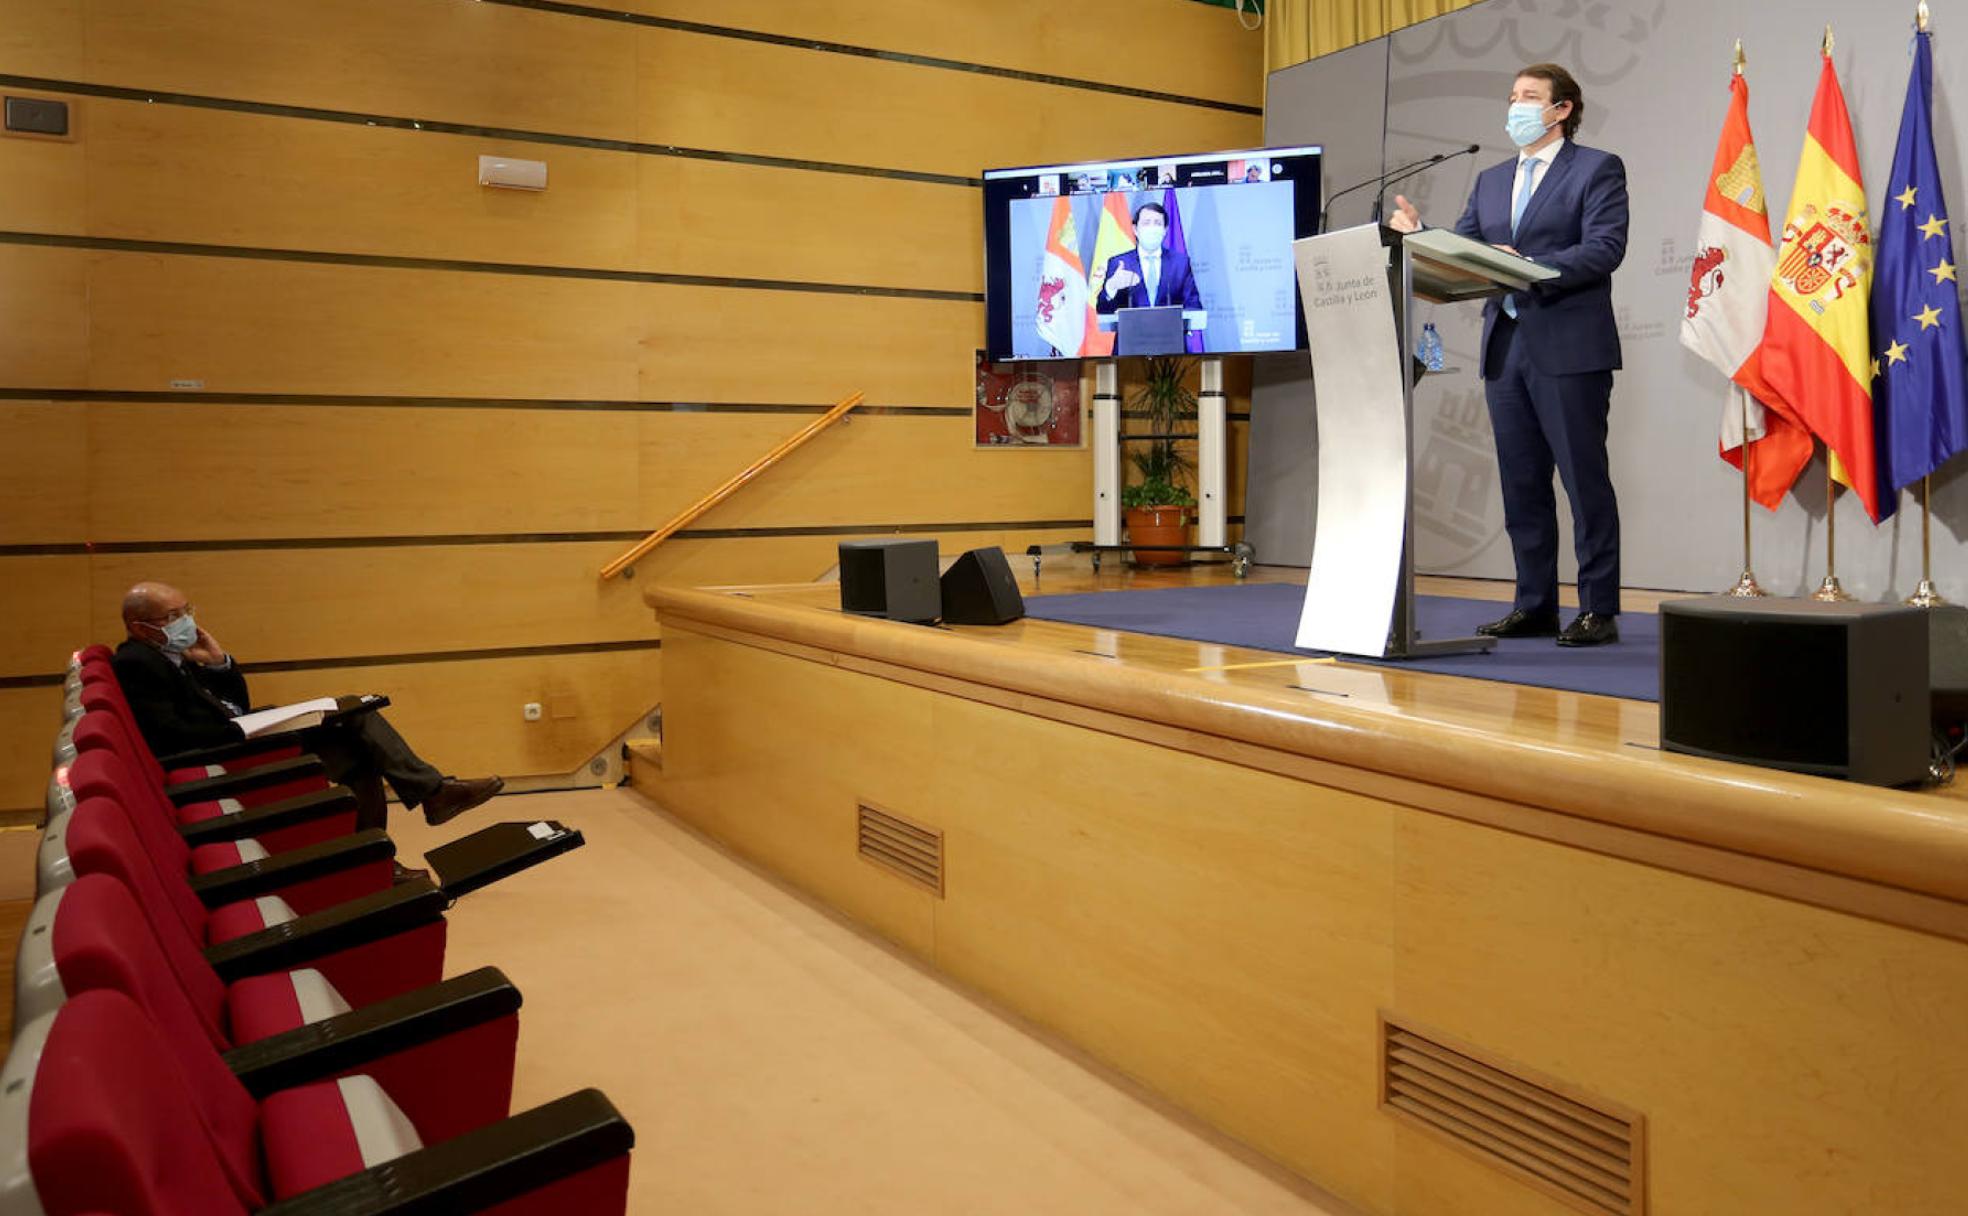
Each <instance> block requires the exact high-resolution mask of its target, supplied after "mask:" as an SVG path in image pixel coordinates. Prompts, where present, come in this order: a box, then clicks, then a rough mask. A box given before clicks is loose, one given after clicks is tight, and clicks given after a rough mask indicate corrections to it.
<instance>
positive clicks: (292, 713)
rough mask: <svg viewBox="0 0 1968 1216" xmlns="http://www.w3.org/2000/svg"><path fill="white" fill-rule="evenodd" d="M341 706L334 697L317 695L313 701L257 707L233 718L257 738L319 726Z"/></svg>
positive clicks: (236, 724)
mask: <svg viewBox="0 0 1968 1216" xmlns="http://www.w3.org/2000/svg"><path fill="white" fill-rule="evenodd" d="M339 708H341V706H340V705H339V704H338V703H337V702H336V700H335V698H333V697H316V698H315V699H314V700H312V701H296V702H294V703H293V704H292V705H277V706H275V707H274V708H272V709H256V710H254V711H253V712H252V713H250V714H240V715H239V716H238V717H236V718H234V719H233V720H232V724H233V725H234V726H237V727H238V728H239V731H240V733H241V734H243V735H245V736H246V737H247V738H248V739H257V738H258V737H259V736H261V735H270V734H272V733H274V732H275V731H283V730H306V729H307V728H308V727H310V726H319V725H321V720H322V719H323V718H326V717H327V716H328V715H329V714H332V713H334V712H335V711H336V710H337V709H339Z"/></svg>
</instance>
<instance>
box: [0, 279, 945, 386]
mask: <svg viewBox="0 0 1968 1216" xmlns="http://www.w3.org/2000/svg"><path fill="white" fill-rule="evenodd" d="M0 283H5V284H6V285H7V289H6V290H5V291H0V386H5V387H8V388H80V387H81V386H82V383H83V381H84V379H85V378H86V376H87V374H88V364H89V279H88V263H87V262H86V261H85V260H84V258H83V257H82V255H80V254H78V253H77V252H76V251H75V250H71V249H46V248H40V247H36V246H31V245H0ZM980 324H981V322H980Z"/></svg>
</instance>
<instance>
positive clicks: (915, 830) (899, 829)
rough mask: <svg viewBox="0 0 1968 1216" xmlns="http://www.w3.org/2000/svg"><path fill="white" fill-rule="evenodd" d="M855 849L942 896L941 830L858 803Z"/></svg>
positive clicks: (896, 873) (877, 863) (885, 867)
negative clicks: (858, 812)
mask: <svg viewBox="0 0 1968 1216" xmlns="http://www.w3.org/2000/svg"><path fill="white" fill-rule="evenodd" d="M855 849H856V851H858V852H859V853H860V854H861V856H863V857H865V858H867V859H868V860H869V861H871V862H873V863H874V864H876V865H878V866H880V867H882V868H883V869H884V870H887V871H889V872H890V873H892V874H894V875H896V876H897V877H899V878H903V879H906V880H907V881H909V882H912V883H914V884H916V885H917V886H919V887H922V888H924V889H926V890H928V891H929V892H930V893H931V894H932V895H935V896H936V897H937V898H939V899H940V898H942V896H943V833H942V832H940V831H938V830H937V829H936V828H932V827H930V826H928V825H927V824H921V823H917V822H915V821H914V820H911V819H904V818H903V817H902V816H900V815H897V814H895V813H894V812H892V811H884V810H882V809H881V808H880V807H877V806H869V805H868V804H867V803H865V802H864V803H861V804H860V815H859V817H858V822H857V823H856V827H855Z"/></svg>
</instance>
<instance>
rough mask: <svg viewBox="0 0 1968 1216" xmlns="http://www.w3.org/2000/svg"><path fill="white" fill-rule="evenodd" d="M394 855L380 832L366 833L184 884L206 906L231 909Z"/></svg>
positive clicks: (391, 842)
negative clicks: (234, 905) (243, 901)
mask: <svg viewBox="0 0 1968 1216" xmlns="http://www.w3.org/2000/svg"><path fill="white" fill-rule="evenodd" d="M395 856H396V842H395V841H394V840H391V839H390V838H389V833H387V832H385V831H383V830H382V829H381V828H370V829H368V830H367V831H363V832H354V833H351V834H350V835H347V836H337V837H336V838H335V839H333V840H324V841H321V842H320V843H319V844H310V845H305V846H303V847H301V848H298V849H288V850H286V851H285V852H282V853H275V854H273V855H272V856H270V857H263V858H261V859H260V860H258V861H246V862H241V863H240V864H238V865H236V866H227V867H226V868H225V869H223V870H214V871H212V872H211V873H210V874H199V875H196V876H194V877H192V878H189V879H187V880H186V882H188V883H189V884H190V886H191V893H192V894H193V895H196V896H197V897H198V898H199V899H200V900H202V901H203V902H204V904H205V906H206V907H208V908H217V907H222V906H223V905H225V904H236V903H238V902H239V901H240V900H242V899H257V898H258V897H259V896H262V895H272V894H275V893H277V892H279V891H281V890H284V889H285V888H287V887H291V886H293V885H294V884H295V883H297V882H306V881H308V880H309V879H311V878H320V877H322V876H323V875H326V874H339V873H341V872H342V871H343V870H348V869H353V868H354V867H356V866H361V865H368V864H369V863H370V862H372V861H388V860H389V859H390V858H392V857H395Z"/></svg>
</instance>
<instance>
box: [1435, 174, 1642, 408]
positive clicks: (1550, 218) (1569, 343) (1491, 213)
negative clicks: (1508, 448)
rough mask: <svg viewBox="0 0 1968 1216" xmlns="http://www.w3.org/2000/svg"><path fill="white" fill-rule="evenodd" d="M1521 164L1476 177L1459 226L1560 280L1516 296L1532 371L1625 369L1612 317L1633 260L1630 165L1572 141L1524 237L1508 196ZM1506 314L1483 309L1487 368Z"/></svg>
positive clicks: (1491, 306) (1493, 305) (1532, 210)
mask: <svg viewBox="0 0 1968 1216" xmlns="http://www.w3.org/2000/svg"><path fill="white" fill-rule="evenodd" d="M1517 173H1518V169H1517V158H1516V157H1514V156H1513V157H1511V158H1510V159H1509V160H1507V161H1505V162H1503V163H1502V164H1500V165H1493V166H1491V167H1490V168H1488V169H1485V170H1483V171H1482V172H1481V173H1480V174H1478V175H1477V176H1476V188H1475V189H1474V190H1473V191H1471V192H1470V195H1469V206H1468V208H1467V209H1465V210H1464V211H1463V213H1462V218H1461V219H1459V220H1457V221H1456V226H1455V230H1456V231H1457V232H1458V233H1460V234H1462V235H1463V236H1466V237H1471V238H1473V239H1475V240H1479V241H1483V242H1485V243H1487V244H1491V245H1509V246H1511V247H1513V248H1515V249H1516V250H1517V252H1519V253H1521V254H1523V255H1524V256H1525V257H1527V258H1530V259H1532V260H1533V261H1535V262H1537V263H1539V264H1540V265H1543V266H1549V267H1552V268H1553V269H1555V270H1557V271H1558V277H1557V278H1555V279H1551V280H1548V281H1546V282H1544V283H1540V284H1537V285H1536V286H1534V287H1532V288H1531V289H1530V290H1529V291H1525V292H1519V293H1517V330H1518V332H1517V340H1518V341H1519V342H1521V343H1523V344H1524V354H1525V356H1526V358H1528V359H1529V360H1530V363H1531V366H1532V367H1534V368H1536V369H1537V370H1538V371H1540V372H1543V373H1545V374H1546V375H1553V376H1564V375H1575V374H1578V373H1580V372H1603V371H1611V370H1613V369H1615V368H1617V367H1619V365H1620V343H1619V329H1618V327H1617V326H1616V325H1615V323H1614V321H1613V278H1612V275H1613V271H1614V270H1615V269H1616V268H1617V267H1618V266H1619V264H1620V262H1621V261H1623V260H1624V259H1625V257H1626V218H1627V204H1626V166H1625V165H1623V164H1621V163H1620V158H1619V157H1617V156H1614V155H1613V154H1612V153H1610V152H1601V151H1599V150H1598V149H1596V148H1583V147H1580V146H1579V145H1578V144H1575V143H1572V142H1571V141H1570V140H1567V141H1566V142H1565V146H1564V147H1563V148H1561V149H1560V150H1559V152H1558V156H1557V158H1556V159H1554V160H1553V161H1552V163H1551V167H1550V168H1548V169H1546V170H1545V171H1544V179H1543V180H1542V181H1540V182H1539V183H1538V188H1537V193H1535V194H1533V195H1531V203H1530V206H1529V207H1528V208H1527V209H1526V210H1525V212H1524V218H1523V221H1522V223H1520V224H1519V225H1518V227H1517V232H1516V235H1515V236H1514V237H1513V236H1512V235H1511V232H1510V194H1511V191H1512V189H1513V188H1514V187H1515V185H1516V178H1517ZM1500 315H1502V309H1501V307H1500V305H1499V302H1498V301H1497V300H1491V301H1489V302H1488V303H1487V304H1485V305H1484V307H1483V349H1482V361H1483V366H1482V371H1483V374H1484V375H1485V376H1487V375H1489V374H1490V372H1491V369H1490V368H1489V367H1488V361H1489V354H1490V334H1491V333H1492V332H1493V331H1494V330H1495V329H1496V323H1497V318H1498V317H1499V316H1500Z"/></svg>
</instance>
